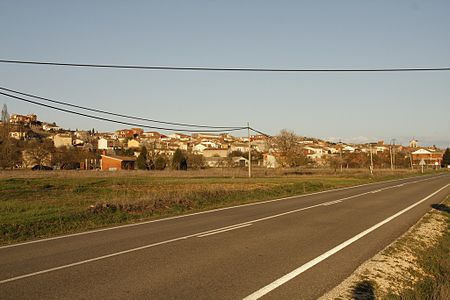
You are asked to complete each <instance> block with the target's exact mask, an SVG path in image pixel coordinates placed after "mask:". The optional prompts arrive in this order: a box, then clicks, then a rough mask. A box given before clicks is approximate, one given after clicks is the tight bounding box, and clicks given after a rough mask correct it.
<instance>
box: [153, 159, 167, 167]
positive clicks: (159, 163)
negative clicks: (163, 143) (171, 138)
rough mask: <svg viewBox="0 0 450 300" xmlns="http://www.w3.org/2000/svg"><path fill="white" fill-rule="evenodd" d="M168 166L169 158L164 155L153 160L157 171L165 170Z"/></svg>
mask: <svg viewBox="0 0 450 300" xmlns="http://www.w3.org/2000/svg"><path fill="white" fill-rule="evenodd" d="M166 166H167V158H166V157H165V156H164V155H156V156H155V158H154V160H153V167H154V168H155V170H164V169H165V168H166Z"/></svg>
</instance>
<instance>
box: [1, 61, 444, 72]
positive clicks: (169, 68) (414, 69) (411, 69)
mask: <svg viewBox="0 0 450 300" xmlns="http://www.w3.org/2000/svg"><path fill="white" fill-rule="evenodd" d="M0 63H8V64H27V65H45V66H60V67H87V68H108V69H137V70H166V71H218V72H289V73H295V72H430V71H431V72H433V71H450V67H423V68H421V67H408V68H363V69H356V68H348V69H345V68H343V69H330V68H324V69H291V68H286V69H283V68H242V67H237V68H219V67H181V66H144V65H113V64H86V63H61V62H50V61H27V60H7V59H0Z"/></svg>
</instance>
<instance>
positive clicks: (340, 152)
mask: <svg viewBox="0 0 450 300" xmlns="http://www.w3.org/2000/svg"><path fill="white" fill-rule="evenodd" d="M339 146H340V147H339V162H340V164H341V173H342V142H341V140H340V139H339Z"/></svg>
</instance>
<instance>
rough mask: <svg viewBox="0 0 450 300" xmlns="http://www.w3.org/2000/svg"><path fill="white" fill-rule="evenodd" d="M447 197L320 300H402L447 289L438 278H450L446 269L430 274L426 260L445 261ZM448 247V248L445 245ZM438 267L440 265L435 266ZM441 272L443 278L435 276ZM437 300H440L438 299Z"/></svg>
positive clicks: (449, 221) (448, 216)
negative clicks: (440, 258) (386, 299)
mask: <svg viewBox="0 0 450 300" xmlns="http://www.w3.org/2000/svg"><path fill="white" fill-rule="evenodd" d="M449 204H450V197H447V200H446V201H445V202H444V203H442V204H436V205H433V209H432V210H431V211H430V212H428V213H427V214H426V215H425V216H424V217H422V218H421V219H420V220H419V222H417V223H416V224H415V225H414V226H413V227H411V228H410V229H409V230H408V231H407V232H406V233H405V234H404V235H402V236H401V237H400V238H399V239H397V240H396V241H394V242H393V243H392V244H390V245H389V246H387V247H386V248H385V249H383V250H382V251H381V252H379V253H378V254H376V255H375V256H374V257H373V258H371V259H369V260H368V261H366V262H365V263H364V264H362V265H361V266H360V267H358V268H357V269H356V270H355V272H353V274H352V275H350V276H349V277H348V278H347V279H345V280H344V281H343V282H342V283H341V284H339V285H338V286H337V287H335V288H334V289H333V290H331V291H329V292H328V293H326V294H325V295H323V296H322V297H321V298H320V299H321V300H325V299H385V298H390V299H397V298H398V299H401V298H403V296H405V295H411V294H415V295H420V294H423V293H425V294H428V293H430V292H431V291H427V290H434V289H440V290H442V291H440V292H439V293H441V292H443V293H449V292H450V286H449V284H447V286H446V287H442V286H439V281H440V280H439V277H440V276H444V277H449V276H450V274H448V269H447V270H445V269H443V270H442V269H440V270H439V271H434V270H433V266H432V265H433V262H430V261H429V260H430V259H432V260H436V259H439V257H440V256H443V257H444V258H445V256H446V254H445V253H442V252H445V251H448V249H447V248H448V247H442V244H443V243H446V242H448V237H449V228H450V227H449V224H450V213H449ZM447 246H448V245H447ZM438 265H439V263H438ZM442 271H444V273H445V274H437V273H436V272H441V273H442ZM436 299H440V298H439V297H438V298H436Z"/></svg>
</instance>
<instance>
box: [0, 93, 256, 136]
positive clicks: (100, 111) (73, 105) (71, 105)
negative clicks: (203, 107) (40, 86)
mask: <svg viewBox="0 0 450 300" xmlns="http://www.w3.org/2000/svg"><path fill="white" fill-rule="evenodd" d="M0 90H4V91H8V92H12V93H15V94H19V95H22V96H27V97H31V98H35V99H40V100H44V101H47V102H51V103H56V104H61V105H65V106H70V107H74V108H79V109H83V110H87V111H92V112H97V113H102V114H107V115H111V116H116V117H122V118H127V119H133V120H140V121H147V122H153V123H159V124H167V125H175V126H183V127H195V128H210V129H211V128H214V129H221V130H222V131H227V130H228V129H233V130H234V129H246V128H247V127H237V126H229V127H227V126H209V125H198V124H187V123H178V122H166V121H158V120H154V119H148V118H142V117H136V116H130V115H124V114H118V113H114V112H109V111H105V110H100V109H96V108H90V107H85V106H80V105H75V104H71V103H68V102H64V101H58V100H52V99H49V98H45V97H41V96H37V95H33V94H29V93H24V92H20V91H16V90H12V89H8V88H5V87H1V86H0Z"/></svg>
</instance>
